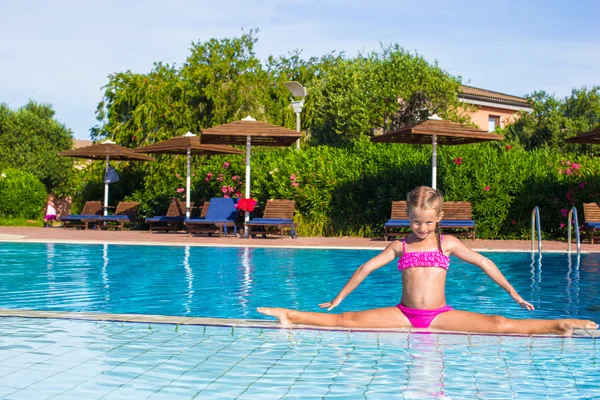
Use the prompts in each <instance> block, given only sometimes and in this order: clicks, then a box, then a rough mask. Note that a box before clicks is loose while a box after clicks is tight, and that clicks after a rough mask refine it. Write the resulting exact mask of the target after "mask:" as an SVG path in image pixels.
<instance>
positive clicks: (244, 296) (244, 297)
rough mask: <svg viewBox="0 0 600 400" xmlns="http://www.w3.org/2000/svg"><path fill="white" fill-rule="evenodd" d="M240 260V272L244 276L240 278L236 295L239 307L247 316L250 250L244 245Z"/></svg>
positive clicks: (250, 283) (250, 280) (250, 276)
mask: <svg viewBox="0 0 600 400" xmlns="http://www.w3.org/2000/svg"><path fill="white" fill-rule="evenodd" d="M240 260H241V262H242V273H243V276H244V278H243V279H242V282H241V285H240V291H239V295H238V299H239V301H240V307H241V309H242V312H243V313H244V317H245V318H248V315H249V312H250V310H249V308H248V296H250V292H251V290H252V272H253V271H252V252H251V251H250V248H249V247H244V248H243V250H242V254H241V256H240Z"/></svg>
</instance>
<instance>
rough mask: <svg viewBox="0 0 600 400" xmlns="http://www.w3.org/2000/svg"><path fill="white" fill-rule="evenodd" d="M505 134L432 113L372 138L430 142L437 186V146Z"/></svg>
mask: <svg viewBox="0 0 600 400" xmlns="http://www.w3.org/2000/svg"><path fill="white" fill-rule="evenodd" d="M503 139H504V136H502V135H498V134H496V133H489V132H486V131H483V130H481V129H477V128H473V127H471V126H468V125H463V124H459V123H458V122H453V121H446V120H443V119H441V118H440V117H438V116H437V115H432V116H431V117H429V119H426V120H425V121H422V122H419V123H417V124H413V125H408V126H405V127H402V128H399V129H396V130H394V131H391V132H387V133H384V134H383V135H380V136H376V137H374V138H372V139H371V140H372V141H373V142H380V143H409V144H430V143H431V145H432V146H433V152H432V155H431V187H432V188H434V189H436V187H437V146H438V144H439V145H443V146H452V145H459V144H469V143H478V142H488V141H491V140H503Z"/></svg>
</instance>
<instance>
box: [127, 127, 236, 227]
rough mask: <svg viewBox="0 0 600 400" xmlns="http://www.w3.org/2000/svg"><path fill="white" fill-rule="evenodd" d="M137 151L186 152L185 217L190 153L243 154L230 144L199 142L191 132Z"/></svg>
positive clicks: (187, 202)
mask: <svg viewBox="0 0 600 400" xmlns="http://www.w3.org/2000/svg"><path fill="white" fill-rule="evenodd" d="M135 152H137V153H156V154H186V155H187V176H186V179H185V185H186V196H185V218H186V219H189V218H190V195H191V193H190V192H191V176H192V175H191V171H190V168H191V167H190V165H191V159H192V155H211V154H244V152H243V151H242V150H238V149H236V148H233V147H231V146H218V145H210V144H202V143H200V138H199V137H198V136H196V135H194V134H193V133H191V132H188V133H186V134H185V135H183V136H179V137H174V138H171V139H167V140H163V141H161V142H158V143H154V144H151V145H149V146H144V147H140V148H137V149H135Z"/></svg>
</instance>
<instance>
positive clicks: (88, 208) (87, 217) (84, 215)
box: [58, 201, 103, 230]
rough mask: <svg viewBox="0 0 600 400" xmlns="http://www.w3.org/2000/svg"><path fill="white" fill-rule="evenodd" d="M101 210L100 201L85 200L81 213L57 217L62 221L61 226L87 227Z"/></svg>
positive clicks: (99, 214)
mask: <svg viewBox="0 0 600 400" xmlns="http://www.w3.org/2000/svg"><path fill="white" fill-rule="evenodd" d="M102 212H103V208H102V202H100V201H86V202H85V204H84V206H83V209H82V210H81V213H79V214H71V215H65V216H61V217H59V218H58V220H59V221H61V222H62V223H63V228H65V229H66V228H84V229H85V230H87V229H88V226H89V223H90V222H92V223H93V222H94V221H95V220H96V218H97V217H99V216H101V215H102Z"/></svg>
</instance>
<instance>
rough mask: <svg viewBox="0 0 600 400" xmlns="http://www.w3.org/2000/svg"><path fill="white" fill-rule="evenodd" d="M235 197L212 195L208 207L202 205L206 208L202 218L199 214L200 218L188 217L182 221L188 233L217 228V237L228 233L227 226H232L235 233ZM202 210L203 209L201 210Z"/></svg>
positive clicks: (215, 229)
mask: <svg viewBox="0 0 600 400" xmlns="http://www.w3.org/2000/svg"><path fill="white" fill-rule="evenodd" d="M236 203H237V199H231V198H229V199H225V198H219V197H213V198H212V199H210V202H209V204H210V207H206V206H205V207H203V209H207V211H206V214H205V216H204V218H202V215H200V218H190V219H186V220H185V221H184V224H185V226H186V227H187V230H188V234H189V235H190V236H192V235H193V234H194V233H208V234H212V233H216V231H217V230H218V232H219V237H222V236H223V232H224V233H225V236H227V235H228V234H229V231H228V227H230V226H231V227H233V234H234V235H237V225H236V222H237V217H238V210H237V208H235V204H236ZM203 211H204V210H203Z"/></svg>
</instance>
